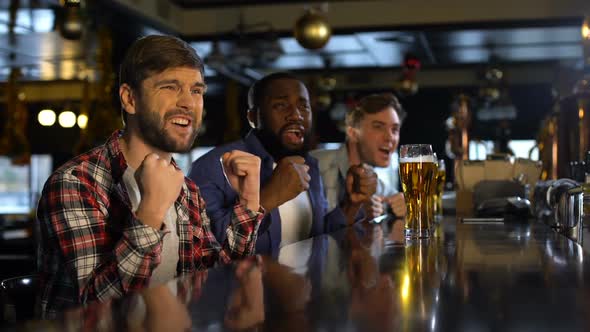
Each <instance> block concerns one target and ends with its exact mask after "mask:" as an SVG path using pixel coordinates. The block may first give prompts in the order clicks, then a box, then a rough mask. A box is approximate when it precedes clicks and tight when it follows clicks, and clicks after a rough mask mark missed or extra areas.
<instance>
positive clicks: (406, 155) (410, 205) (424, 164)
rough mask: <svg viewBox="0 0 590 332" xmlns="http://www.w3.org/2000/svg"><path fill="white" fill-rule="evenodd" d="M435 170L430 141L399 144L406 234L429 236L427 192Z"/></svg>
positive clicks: (413, 236) (411, 236)
mask: <svg viewBox="0 0 590 332" xmlns="http://www.w3.org/2000/svg"><path fill="white" fill-rule="evenodd" d="M435 172H436V166H435V163H434V156H433V154H432V146H430V144H408V145H402V146H401V148H400V159H399V173H400V179H401V183H402V189H403V192H404V196H405V198H406V209H407V213H406V223H405V234H406V237H409V238H427V237H430V224H429V222H428V201H429V199H428V196H429V193H430V186H431V185H432V183H433V182H434V175H435Z"/></svg>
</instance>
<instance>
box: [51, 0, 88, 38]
mask: <svg viewBox="0 0 590 332" xmlns="http://www.w3.org/2000/svg"><path fill="white" fill-rule="evenodd" d="M82 6H83V2H82V0H61V7H60V8H59V9H58V11H57V18H58V22H59V23H58V26H59V31H60V33H61V35H62V37H64V38H65V39H69V40H78V39H80V38H81V37H82V33H83V31H84V20H83V15H82Z"/></svg>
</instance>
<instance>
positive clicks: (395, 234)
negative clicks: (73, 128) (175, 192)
mask: <svg viewBox="0 0 590 332" xmlns="http://www.w3.org/2000/svg"><path fill="white" fill-rule="evenodd" d="M281 251H283V252H278V253H276V255H274V257H275V258H273V257H266V256H265V257H261V256H256V257H252V258H250V259H247V260H243V261H239V262H235V263H234V264H233V265H231V266H225V267H218V268H214V269H211V270H209V271H207V272H202V273H198V274H195V275H190V276H186V277H182V278H178V279H175V280H173V281H171V282H169V283H167V284H165V285H160V286H153V287H152V288H150V289H148V290H146V291H144V292H141V293H137V294H134V295H131V296H127V297H125V298H123V299H113V300H111V301H108V302H106V303H102V304H93V305H89V306H87V307H85V308H78V309H76V310H70V311H67V312H65V313H64V314H63V315H62V316H61V317H60V318H59V319H58V320H55V321H51V322H49V321H46V322H28V323H26V324H25V325H23V330H25V331H27V330H28V331H36V330H39V329H53V330H64V329H67V330H69V331H80V330H98V331H111V330H131V331H143V330H148V331H172V330H185V329H189V328H190V329H191V330H198V331H201V330H202V331H219V330H244V329H257V330H259V331H277V330H280V331H316V330H325V331H341V330H347V331H392V330H393V331H397V330H403V331H416V330H417V331H435V330H436V331H473V330H488V329H491V330H498V331H507V330H514V331H520V330H535V331H544V330H556V329H557V330H568V331H569V330H576V329H577V330H585V329H586V327H590V324H589V323H590V316H588V315H580V312H586V311H587V310H588V309H587V308H590V298H589V297H587V296H586V294H588V293H590V288H589V287H590V286H589V285H590V283H588V282H586V281H587V280H590V274H589V273H590V272H589V271H590V269H588V268H586V267H585V265H587V264H588V260H586V259H584V255H585V253H584V252H583V250H582V249H581V247H580V246H579V245H578V244H576V243H574V242H572V241H570V240H569V239H567V238H566V237H563V236H561V235H559V234H557V233H556V232H554V231H553V230H551V229H550V228H549V227H547V226H546V225H544V224H542V223H538V222H533V223H519V224H490V225H486V224H462V223H456V222H455V220H454V219H453V218H448V217H447V218H446V219H444V220H443V221H442V222H441V223H440V224H439V225H437V226H436V228H435V229H434V236H433V237H431V238H429V239H427V240H407V241H406V240H405V238H404V235H403V221H401V220H393V219H391V218H386V219H385V220H383V221H381V222H380V223H359V224H356V225H354V226H353V227H350V228H347V229H345V230H342V231H339V232H336V233H333V234H330V235H322V236H318V237H315V238H312V239H309V240H306V241H302V242H298V243H294V244H291V245H288V246H285V247H283V248H282V249H281ZM276 257H278V259H277V258H276Z"/></svg>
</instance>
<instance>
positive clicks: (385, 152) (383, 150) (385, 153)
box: [379, 147, 392, 158]
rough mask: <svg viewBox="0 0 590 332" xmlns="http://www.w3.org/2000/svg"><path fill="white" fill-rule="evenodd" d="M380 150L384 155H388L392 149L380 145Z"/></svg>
mask: <svg viewBox="0 0 590 332" xmlns="http://www.w3.org/2000/svg"><path fill="white" fill-rule="evenodd" d="M379 152H381V153H382V154H383V156H384V157H388V158H389V156H390V155H391V152H392V151H391V149H390V148H388V147H380V148H379Z"/></svg>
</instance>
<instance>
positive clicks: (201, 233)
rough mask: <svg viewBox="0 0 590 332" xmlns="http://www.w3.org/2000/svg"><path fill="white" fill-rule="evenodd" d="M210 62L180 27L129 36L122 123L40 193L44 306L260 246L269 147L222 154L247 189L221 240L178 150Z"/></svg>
mask: <svg viewBox="0 0 590 332" xmlns="http://www.w3.org/2000/svg"><path fill="white" fill-rule="evenodd" d="M203 71H204V67H203V62H202V61H201V59H200V58H199V56H198V55H197V53H196V52H195V50H194V49H193V48H192V47H191V46H190V45H188V44H187V43H185V42H184V41H181V40H180V39H177V38H175V37H170V36H148V37H144V38H140V39H138V40H137V41H135V43H134V44H132V45H131V47H130V49H129V50H128V52H127V54H126V56H125V58H124V60H123V63H122V65H121V72H120V87H119V97H120V100H121V105H122V114H123V118H124V122H125V124H126V125H125V129H124V130H121V131H117V132H115V133H113V135H112V136H111V137H110V138H109V139H108V140H107V141H106V143H105V144H104V145H102V146H99V147H97V148H95V149H93V150H91V151H89V152H87V153H85V154H82V155H80V156H78V157H75V158H74V159H72V160H70V161H69V162H67V163H66V164H65V165H63V166H62V167H60V168H59V169H58V170H56V171H55V172H54V173H53V174H52V175H51V177H50V178H49V179H48V180H47V183H46V184H45V187H44V189H43V194H42V197H41V199H40V201H39V207H38V210H37V218H38V220H39V223H40V228H41V243H40V250H39V264H38V265H39V266H40V278H41V293H40V299H39V301H38V304H39V307H38V310H39V313H40V314H41V316H42V317H54V316H55V315H56V313H57V312H59V311H61V310H63V309H64V308H67V307H71V306H76V305H80V304H85V303H88V302H90V301H103V300H107V299H109V298H112V297H119V296H121V295H123V294H126V293H128V292H130V291H135V290H138V289H141V288H143V287H145V286H148V285H150V284H151V285H154V284H157V283H162V282H165V281H168V280H170V279H172V278H174V277H175V276H178V275H180V274H186V273H190V272H193V271H195V270H203V269H206V268H208V267H210V266H212V265H214V264H215V263H216V262H219V263H228V262H230V261H231V260H232V259H237V258H241V257H244V256H248V255H251V254H253V252H254V247H255V242H256V234H257V230H258V227H259V225H260V221H261V219H262V217H263V216H264V211H263V210H262V208H261V207H260V205H259V187H260V158H258V157H256V156H254V155H251V154H249V153H246V152H242V151H230V152H228V153H225V154H224V155H223V156H222V158H221V160H220V163H222V165H223V167H224V172H225V174H226V177H227V183H226V185H227V186H231V187H232V188H233V190H235V191H236V192H237V193H238V198H237V199H236V202H235V205H234V208H233V210H232V212H231V220H232V222H231V224H230V225H229V226H228V228H227V230H226V233H227V239H226V240H225V241H224V242H223V243H221V244H220V243H218V242H217V241H216V240H215V237H214V236H213V234H212V233H211V230H210V221H209V219H208V217H207V214H206V212H205V202H204V201H203V198H202V197H201V195H200V193H199V189H198V188H197V186H196V185H195V184H194V183H193V182H192V181H191V180H189V179H188V178H186V177H185V176H184V174H183V173H182V171H180V170H179V169H178V167H177V166H176V163H175V162H174V160H173V159H172V155H171V154H172V153H174V152H186V151H188V150H189V149H190V148H191V146H192V145H193V143H194V140H195V138H196V136H197V132H198V129H199V127H200V125H201V119H202V113H203V94H204V93H205V90H206V85H205V82H204V79H203V78H204V75H203Z"/></svg>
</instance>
